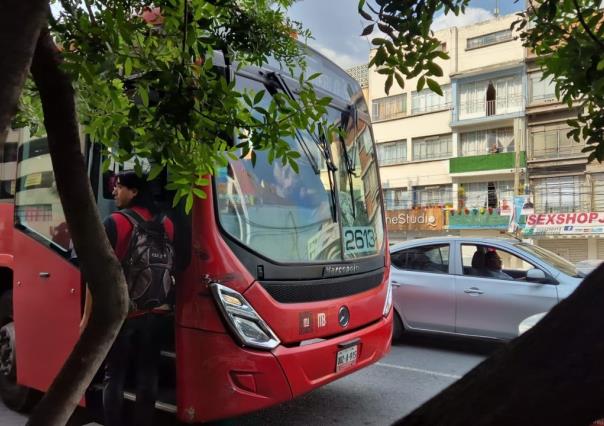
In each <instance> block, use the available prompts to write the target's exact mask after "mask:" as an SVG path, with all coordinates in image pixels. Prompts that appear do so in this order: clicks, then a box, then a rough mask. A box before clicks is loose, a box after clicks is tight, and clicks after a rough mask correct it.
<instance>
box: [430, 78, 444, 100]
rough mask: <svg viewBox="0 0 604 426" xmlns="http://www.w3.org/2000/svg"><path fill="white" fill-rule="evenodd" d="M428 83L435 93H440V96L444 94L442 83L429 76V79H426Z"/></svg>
mask: <svg viewBox="0 0 604 426" xmlns="http://www.w3.org/2000/svg"><path fill="white" fill-rule="evenodd" d="M426 83H428V87H429V88H430V90H432V91H433V92H434V93H438V94H439V95H440V96H442V95H443V91H442V89H441V88H440V85H439V84H438V83H437V82H436V81H434V80H432V79H431V78H427V79H426Z"/></svg>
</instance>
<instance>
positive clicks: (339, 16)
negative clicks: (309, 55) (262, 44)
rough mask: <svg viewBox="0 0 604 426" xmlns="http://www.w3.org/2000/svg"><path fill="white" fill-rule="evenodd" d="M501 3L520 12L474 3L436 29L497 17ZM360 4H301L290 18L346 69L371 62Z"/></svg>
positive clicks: (307, 0)
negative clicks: (364, 34)
mask: <svg viewBox="0 0 604 426" xmlns="http://www.w3.org/2000/svg"><path fill="white" fill-rule="evenodd" d="M496 3H499V10H500V14H501V15H508V14H510V13H514V12H517V11H519V10H520V9H521V8H522V6H523V5H524V1H523V0H520V1H518V2H514V0H499V1H496V0H471V1H470V7H469V8H468V9H466V13H465V15H463V16H455V15H453V14H451V13H449V14H448V15H446V16H445V15H442V16H439V17H437V18H436V19H435V21H434V24H433V26H432V29H434V30H439V29H443V28H447V27H451V26H464V25H469V24H472V23H475V22H481V21H485V20H487V19H490V18H492V17H493V10H494V9H495V6H496ZM357 5H358V0H299V1H298V2H296V3H295V4H294V5H293V6H292V7H291V8H290V10H289V12H288V15H289V16H290V18H292V19H294V20H296V21H299V22H301V23H302V24H303V25H304V27H305V28H308V29H309V30H310V31H311V33H312V34H313V37H314V40H310V41H309V44H310V45H311V46H312V47H314V48H315V49H317V50H318V51H320V52H321V53H323V54H324V55H325V56H327V57H328V58H330V59H331V60H333V61H334V62H335V63H337V64H338V65H340V66H341V67H342V68H350V67H352V66H355V65H360V64H364V63H367V62H368V60H369V59H368V58H369V49H370V47H371V45H370V43H369V40H368V39H367V37H361V36H360V34H361V31H362V30H363V27H364V26H365V25H367V23H366V21H364V20H363V18H362V17H361V16H360V15H359V14H358V12H357Z"/></svg>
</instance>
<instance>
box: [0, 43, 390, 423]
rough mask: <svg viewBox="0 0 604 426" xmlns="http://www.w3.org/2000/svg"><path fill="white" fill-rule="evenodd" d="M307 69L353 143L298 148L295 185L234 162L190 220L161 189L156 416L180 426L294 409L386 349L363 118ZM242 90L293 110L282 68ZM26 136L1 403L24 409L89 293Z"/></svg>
mask: <svg viewBox="0 0 604 426" xmlns="http://www.w3.org/2000/svg"><path fill="white" fill-rule="evenodd" d="M307 62H308V67H309V70H308V72H309V73H311V72H312V73H314V72H316V71H319V72H321V73H322V76H321V77H319V78H318V79H317V80H315V81H314V86H315V88H316V91H317V92H318V93H319V94H320V95H321V96H330V97H332V98H333V100H332V102H331V104H330V105H329V107H328V119H329V120H331V122H333V123H336V124H338V125H340V126H342V127H343V128H345V129H346V130H347V136H346V137H345V138H340V137H336V136H333V135H329V137H330V138H332V140H326V139H328V138H327V137H323V138H321V137H319V136H318V135H316V134H312V133H311V132H309V131H307V132H303V131H301V132H299V133H298V134H296V135H293V136H291V137H290V138H289V139H288V142H289V144H290V146H291V147H292V148H293V149H296V150H298V151H299V152H300V153H301V154H302V155H301V157H300V158H299V172H298V173H296V172H294V171H293V170H292V169H291V168H290V167H289V166H282V165H281V163H280V162H275V163H273V164H269V162H268V161H267V155H266V154H265V153H263V152H258V153H257V157H258V158H257V162H256V165H255V166H253V165H252V162H251V159H250V158H241V159H239V160H237V161H230V162H229V164H228V165H227V166H226V167H224V168H222V169H221V170H218V172H217V173H216V174H215V176H214V177H213V178H212V179H211V184H210V185H209V186H208V187H207V188H204V190H205V191H206V192H207V195H208V198H207V199H206V200H196V201H195V204H194V207H193V210H192V212H191V214H189V215H187V214H185V213H184V210H183V208H182V206H177V207H175V208H171V203H169V202H168V201H169V200H170V196H171V194H170V193H167V192H166V191H165V190H163V189H162V185H161V184H158V185H157V191H156V196H157V199H158V201H159V202H161V201H162V200H163V201H166V206H168V207H166V208H167V209H168V214H169V215H170V216H171V218H172V219H173V221H174V223H175V230H176V232H175V233H176V237H175V238H176V241H175V245H176V250H177V256H178V261H179V263H180V268H179V272H178V276H177V285H176V288H177V291H176V301H175V311H174V316H173V323H172V326H171V327H170V329H169V330H166V336H165V347H164V349H163V351H162V356H163V360H162V366H161V368H162V371H161V372H160V397H159V401H158V403H157V407H158V408H160V409H164V410H167V411H171V412H174V413H176V414H177V416H178V418H179V419H180V420H182V421H184V422H206V421H211V420H215V419H220V418H227V417H234V416H238V415H241V414H244V413H248V412H252V411H255V410H259V409H262V408H265V407H269V406H271V405H274V404H277V403H281V402H284V401H287V400H290V399H292V398H295V397H297V396H299V395H302V394H304V393H306V392H309V391H311V390H313V389H315V388H317V387H319V386H322V385H324V384H326V383H329V382H331V381H333V380H336V379H338V378H340V377H343V376H345V375H347V374H350V373H351V372H354V371H356V370H358V369H360V368H363V367H366V366H368V365H370V364H372V363H374V362H376V361H378V360H379V359H380V358H382V357H383V356H384V355H385V354H386V353H387V352H388V351H389V349H390V340H391V334H392V309H391V306H392V303H391V298H392V296H391V289H390V285H389V257H388V255H387V253H388V249H387V248H388V243H387V240H386V238H387V237H386V232H385V226H384V224H385V220H384V212H383V208H382V198H381V197H382V195H381V190H380V181H379V175H378V165H377V158H376V148H375V143H374V140H373V135H372V130H371V125H370V118H369V114H368V109H367V105H366V103H365V101H364V98H363V95H362V92H361V88H360V86H359V84H358V83H357V82H356V81H355V80H354V79H353V78H352V77H350V76H348V74H346V73H345V72H344V71H343V70H341V69H340V68H338V67H337V66H335V65H334V64H333V63H331V62H330V61H328V60H327V59H325V58H324V57H322V56H321V55H319V54H317V53H316V52H313V51H309V54H308V56H307ZM216 66H218V67H220V66H221V65H220V64H219V63H217V65H216ZM233 76H234V78H235V79H236V82H237V85H238V87H239V88H240V89H244V88H247V89H251V90H255V91H258V90H267V93H269V94H270V93H274V92H275V91H284V92H286V93H288V94H290V95H291V96H296V95H295V93H296V90H297V79H296V78H293V77H291V76H290V75H289V73H287V72H284V71H282V70H281V69H280V67H279V64H268V65H266V66H263V67H258V68H256V67H249V68H245V69H241V70H238V71H237V72H236V73H234V74H233ZM265 98H267V99H268V98H269V96H265ZM22 133H23V132H21V136H19V135H18V134H15V133H9V137H8V139H7V138H4V139H5V142H4V144H2V150H0V153H3V157H2V158H1V160H2V161H1V162H0V188H1V189H2V191H1V193H0V194H1V196H2V199H1V200H0V327H1V328H0V396H1V397H2V398H3V400H4V401H5V403H6V404H7V405H9V406H10V407H12V408H15V409H24V408H25V406H26V405H27V404H28V403H29V402H30V400H31V399H30V395H31V393H32V390H38V391H45V390H46V389H48V387H49V385H50V384H51V382H52V380H53V378H54V377H55V375H56V374H57V372H58V371H59V369H60V367H61V366H62V364H63V363H64V361H65V359H66V357H67V356H68V355H69V353H70V351H71V349H72V347H73V345H74V343H75V342H76V340H77V339H78V335H79V324H80V320H81V316H82V312H83V303H84V293H85V283H84V282H83V281H82V278H81V275H80V272H79V270H78V264H77V256H76V255H75V254H74V252H73V249H72V248H71V244H70V238H69V232H68V229H67V227H66V224H65V218H64V216H63V211H62V208H61V204H60V202H59V198H58V194H57V191H56V187H55V183H54V175H53V172H52V164H51V161H50V156H49V153H48V145H47V142H46V139H45V138H37V139H30V138H27V137H26V135H24V134H22ZM237 143H239V141H237ZM82 149H83V152H84V153H85V156H86V159H87V163H88V168H89V172H90V173H89V174H90V181H91V184H92V188H93V190H94V192H95V194H97V202H98V208H99V210H100V214H101V216H102V217H104V216H106V215H107V214H109V213H110V212H111V211H112V210H113V209H114V208H115V207H114V202H113V200H112V199H110V197H107V198H106V195H107V189H108V188H103V178H102V177H103V173H102V171H101V170H100V165H101V162H102V161H101V160H102V153H101V149H100V148H99V147H98V146H96V145H94V144H90V143H85V144H84V146H83V147H82ZM103 189H105V191H103ZM97 388H98V386H96V387H95V385H94V383H93V385H92V386H91V387H90V390H89V391H88V392H87V394H86V400H87V401H93V400H94V395H95V392H97V395H98V391H95V389H97ZM124 396H125V398H127V399H130V400H132V399H133V398H134V394H133V393H129V392H125V395H124ZM89 404H92V402H89Z"/></svg>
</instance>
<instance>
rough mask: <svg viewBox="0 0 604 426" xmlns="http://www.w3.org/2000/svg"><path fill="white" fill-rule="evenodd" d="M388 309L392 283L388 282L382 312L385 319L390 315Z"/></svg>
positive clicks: (390, 303)
mask: <svg viewBox="0 0 604 426" xmlns="http://www.w3.org/2000/svg"><path fill="white" fill-rule="evenodd" d="M390 309H392V283H390V280H388V292H387V293H386V301H385V302H384V311H383V314H384V316H385V317H387V316H388V314H389V313H390Z"/></svg>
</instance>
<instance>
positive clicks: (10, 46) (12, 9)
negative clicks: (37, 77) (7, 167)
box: [0, 0, 48, 132]
mask: <svg viewBox="0 0 604 426" xmlns="http://www.w3.org/2000/svg"><path fill="white" fill-rule="evenodd" d="M47 6H48V0H31V1H22V0H0V52H2V55H0V75H1V76H2V78H1V79H0V99H2V102H0V132H2V131H4V129H6V128H7V127H8V125H9V124H10V120H11V118H12V117H13V116H14V115H15V112H16V109H17V104H18V101H19V96H20V94H21V90H22V88H23V84H25V80H26V79H27V74H28V70H29V65H30V63H31V58H32V56H33V54H34V49H35V46H36V40H37V39H38V34H39V33H40V27H41V26H42V23H43V22H44V19H45V18H46V7H47Z"/></svg>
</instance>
